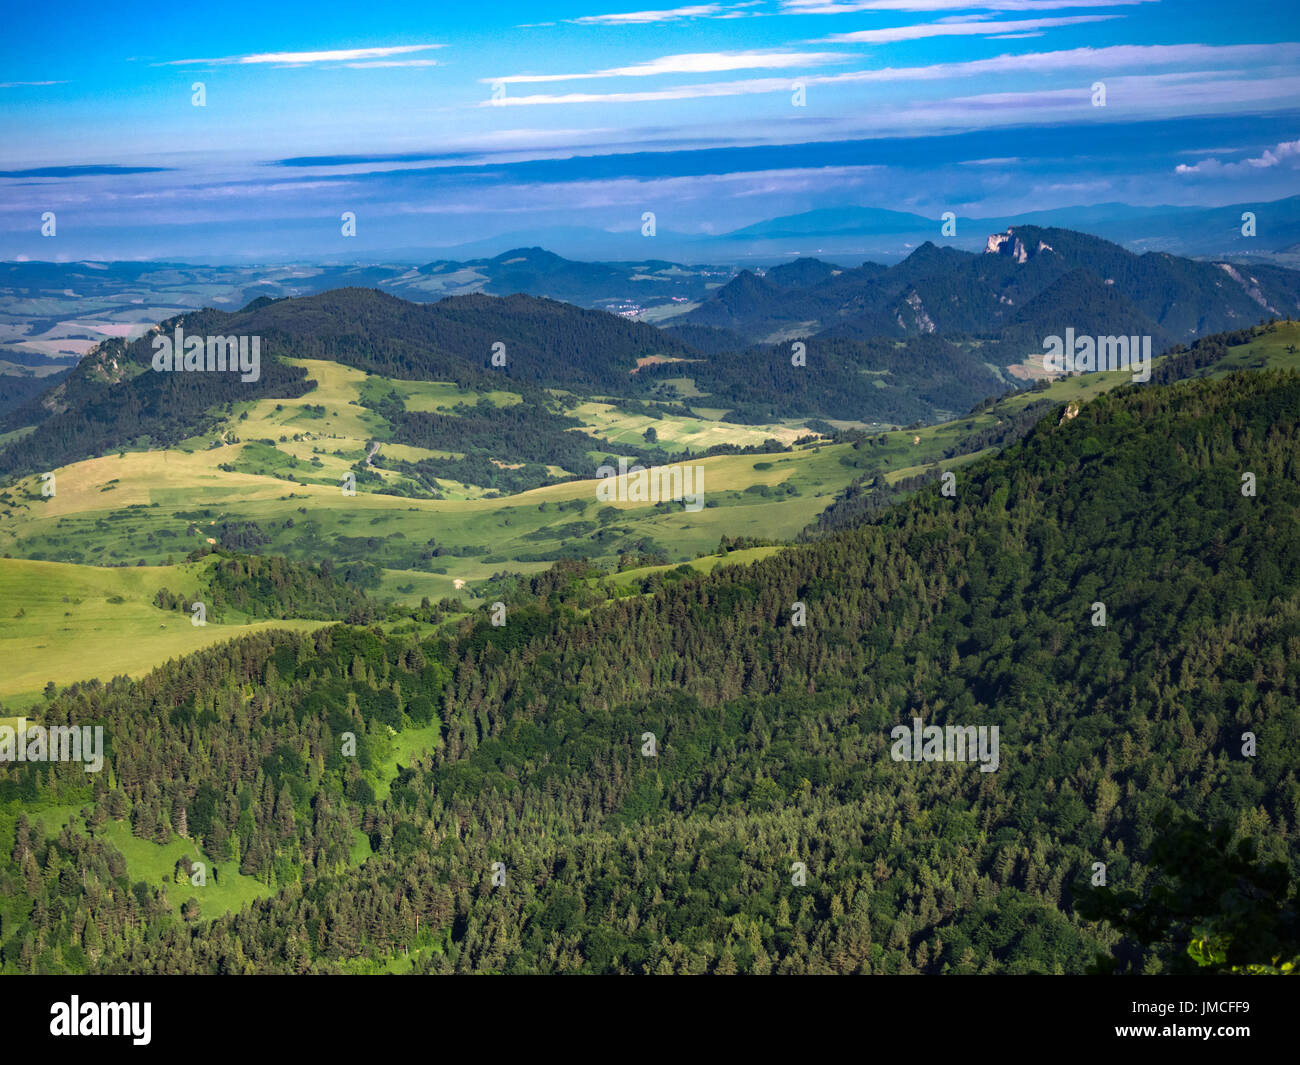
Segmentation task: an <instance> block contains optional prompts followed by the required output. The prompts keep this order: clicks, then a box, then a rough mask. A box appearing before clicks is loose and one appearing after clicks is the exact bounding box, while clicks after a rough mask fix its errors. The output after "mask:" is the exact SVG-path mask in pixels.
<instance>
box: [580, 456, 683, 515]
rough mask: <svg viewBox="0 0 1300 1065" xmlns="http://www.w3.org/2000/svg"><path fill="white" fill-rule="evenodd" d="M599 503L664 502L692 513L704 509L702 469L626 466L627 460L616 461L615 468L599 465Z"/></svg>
mask: <svg viewBox="0 0 1300 1065" xmlns="http://www.w3.org/2000/svg"><path fill="white" fill-rule="evenodd" d="M596 476H597V477H598V478H600V483H599V484H597V485H596V501H597V502H599V503H615V502H618V503H667V502H670V501H672V502H681V503H683V504H685V509H687V510H689V511H691V512H692V513H694V512H695V511H698V510H702V509H703V508H704V467H703V466H700V465H695V466H685V465H677V466H655V467H654V468H652V469H646V468H645V467H644V466H632V467H629V466H628V464H627V459H625V458H620V459H619V460H618V469H615V468H614V467H613V466H601V467H600V468H599V469H597V470H596Z"/></svg>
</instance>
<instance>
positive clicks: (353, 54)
mask: <svg viewBox="0 0 1300 1065" xmlns="http://www.w3.org/2000/svg"><path fill="white" fill-rule="evenodd" d="M443 47H446V46H445V45H441V44H398V45H391V46H389V47H387V48H339V49H335V50H332V51H324V52H258V53H256V54H253V55H230V56H222V57H219V58H215V59H169V60H167V61H166V62H164V63H157V64H155V65H156V66H163V67H178V66H188V65H191V64H195V63H208V64H216V65H230V64H240V65H242V64H248V63H253V64H262V63H278V64H287V65H292V66H305V65H307V64H311V63H348V64H355V63H356V62H357V61H359V60H367V59H372V60H380V59H385V58H386V57H388V56H393V55H407V54H409V53H411V52H427V51H428V50H429V49H430V48H443Z"/></svg>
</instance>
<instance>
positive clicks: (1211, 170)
mask: <svg viewBox="0 0 1300 1065" xmlns="http://www.w3.org/2000/svg"><path fill="white" fill-rule="evenodd" d="M1286 161H1289V164H1288V165H1290V166H1292V167H1294V166H1295V165H1296V164H1297V163H1298V162H1300V140H1296V141H1282V142H1281V143H1279V144H1278V145H1277V146H1276V147H1274V148H1265V149H1264V151H1263V153H1262V154H1261V155H1257V156H1254V157H1252V158H1248V159H1241V160H1238V161H1237V162H1235V163H1224V162H1220V161H1219V160H1218V159H1216V158H1215V157H1213V156H1211V157H1210V158H1209V159H1202V160H1201V161H1200V162H1199V163H1192V164H1191V165H1190V166H1189V165H1188V164H1186V163H1179V164H1178V165H1177V166H1176V167H1174V173H1175V174H1197V175H1200V176H1202V177H1213V176H1219V175H1229V174H1241V173H1247V172H1249V171H1251V170H1268V169H1270V168H1272V167H1275V166H1280V165H1281V164H1282V163H1283V162H1286Z"/></svg>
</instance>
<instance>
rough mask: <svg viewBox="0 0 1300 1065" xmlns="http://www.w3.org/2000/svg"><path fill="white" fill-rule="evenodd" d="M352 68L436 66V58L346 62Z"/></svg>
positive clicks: (345, 64)
mask: <svg viewBox="0 0 1300 1065" xmlns="http://www.w3.org/2000/svg"><path fill="white" fill-rule="evenodd" d="M343 65H344V66H345V67H350V68H351V69H352V70H369V69H371V68H373V67H436V66H437V65H438V61H437V60H436V59H375V60H371V61H369V62H365V63H344V64H343Z"/></svg>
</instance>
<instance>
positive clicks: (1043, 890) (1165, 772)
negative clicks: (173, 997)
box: [0, 372, 1300, 973]
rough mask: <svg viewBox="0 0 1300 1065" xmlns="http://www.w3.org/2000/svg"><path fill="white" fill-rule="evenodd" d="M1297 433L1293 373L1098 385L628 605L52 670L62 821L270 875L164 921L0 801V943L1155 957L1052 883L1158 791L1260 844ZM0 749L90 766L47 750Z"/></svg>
mask: <svg viewBox="0 0 1300 1065" xmlns="http://www.w3.org/2000/svg"><path fill="white" fill-rule="evenodd" d="M1297 456H1300V376H1297V375H1295V374H1287V375H1282V374H1278V373H1271V372H1262V373H1258V374H1250V375H1233V376H1229V377H1227V378H1224V379H1221V380H1197V381H1190V382H1183V383H1178V384H1173V385H1168V386H1159V385H1148V386H1137V387H1126V388H1123V389H1121V390H1120V391H1118V392H1114V393H1110V394H1107V395H1105V396H1103V397H1101V398H1100V399H1098V400H1096V401H1094V402H1092V403H1090V404H1088V405H1085V406H1084V407H1083V408H1082V410H1080V411H1079V413H1078V415H1077V416H1076V417H1073V418H1066V417H1063V416H1062V413H1061V411H1059V410H1058V411H1055V412H1053V413H1052V414H1051V415H1050V416H1049V417H1047V418H1045V419H1044V420H1043V421H1041V422H1040V423H1039V424H1038V425H1037V427H1036V428H1035V429H1034V430H1033V431H1032V432H1031V433H1030V434H1029V435H1028V436H1027V437H1026V438H1025V439H1024V440H1023V441H1022V442H1020V443H1018V444H1016V445H1013V446H1012V447H1010V448H1008V449H1007V450H1006V451H1005V452H1004V453H1003V454H1002V455H1000V456H998V457H996V458H993V459H989V460H984V461H982V462H980V463H977V464H974V465H971V466H967V467H963V468H962V469H960V470H958V471H957V476H956V482H955V485H956V495H955V497H951V498H950V497H946V496H943V495H941V494H940V492H939V490H938V487H937V486H935V487H932V488H929V489H926V490H923V491H922V492H921V493H919V494H918V495H917V496H916V497H914V498H913V499H911V500H910V501H908V502H906V503H904V504H902V505H900V506H898V507H897V508H895V509H893V510H890V511H888V512H886V513H884V514H883V515H882V516H880V517H879V518H878V519H876V520H874V521H872V522H870V523H868V524H864V525H861V526H860V527H857V528H853V529H848V530H843V531H840V532H837V533H834V534H832V535H830V536H828V537H826V538H825V539H823V540H819V541H818V542H816V543H814V544H811V545H807V546H802V547H797V548H792V549H789V550H786V551H782V552H780V553H778V554H775V555H773V556H771V557H769V558H767V559H765V560H763V561H760V562H757V563H755V564H753V565H752V566H750V567H748V568H744V569H736V568H724V569H721V570H715V571H714V572H713V574H711V575H709V576H700V577H691V578H687V579H685V580H682V581H680V582H674V583H673V584H672V585H671V586H668V587H665V588H664V589H663V590H662V591H659V592H657V593H655V594H654V595H650V596H646V597H636V598H633V599H624V600H619V601H616V602H612V603H608V604H605V605H597V606H595V607H594V608H592V609H590V610H584V611H578V610H576V609H575V607H574V605H573V604H572V603H566V602H564V601H563V596H560V595H558V594H556V593H552V594H551V595H550V596H549V598H548V600H547V601H541V600H539V601H538V602H537V604H536V605H535V606H532V607H522V608H512V609H511V611H510V613H509V616H508V618H507V621H506V624H505V625H504V626H503V627H500V628H498V627H494V626H493V625H491V624H490V623H489V621H488V619H487V618H486V617H484V618H482V619H481V620H479V621H477V622H476V623H473V624H471V623H469V622H467V623H466V625H465V627H464V628H463V629H462V631H461V632H460V633H459V634H458V635H457V636H456V637H455V638H454V639H451V640H449V641H448V640H439V639H424V640H420V639H417V638H415V637H395V636H384V635H382V634H380V633H379V632H378V631H371V630H364V629H355V628H347V627H336V628H331V629H327V630H323V631H321V632H319V633H317V634H314V635H310V636H305V635H298V634H289V633H269V634H261V635H257V636H252V637H248V638H246V639H244V640H242V641H240V642H238V643H236V644H233V645H231V646H229V647H227V648H222V649H214V650H210V651H207V652H204V653H202V654H199V655H195V656H192V657H190V658H187V659H185V660H182V661H180V662H175V663H170V664H169V665H168V666H166V667H163V668H162V669H160V670H158V671H156V672H155V673H154V674H152V675H150V676H148V677H146V678H144V679H142V680H140V681H136V682H125V681H116V682H114V683H112V684H110V685H109V686H108V687H106V688H101V687H99V686H97V685H87V686H81V687H79V688H76V689H74V690H71V691H69V692H67V693H65V694H63V695H60V696H58V697H57V698H56V699H55V700H54V701H53V702H52V703H51V704H50V706H49V707H48V711H47V714H46V716H47V718H48V719H50V720H52V721H76V722H86V721H91V720H102V721H103V722H104V724H105V726H106V732H107V733H108V734H109V735H110V736H111V745H112V766H111V768H112V772H111V773H110V772H105V773H102V774H98V775H96V777H95V779H94V781H93V782H92V785H90V786H92V787H93V788H94V789H95V793H94V796H93V797H94V799H95V800H96V803H95V811H94V813H93V814H92V816H91V819H90V820H91V827H92V828H94V827H95V825H97V824H98V825H103V824H104V821H105V818H108V819H110V820H112V819H116V818H124V817H129V819H130V821H131V824H132V827H133V831H134V832H135V834H136V835H140V836H145V837H147V838H153V837H158V836H160V835H162V836H166V835H168V834H169V832H170V828H169V826H175V825H176V824H177V823H178V822H179V823H182V824H185V825H186V828H185V831H187V832H188V833H189V834H190V835H191V836H193V837H194V839H195V840H196V842H201V843H202V845H203V847H204V848H205V853H206V854H207V855H208V856H209V857H210V859H211V860H213V861H214V862H215V863H216V864H217V865H219V866H221V868H222V874H223V875H226V874H227V872H228V871H229V872H233V870H234V869H236V868H238V869H239V870H240V871H242V872H243V873H245V874H247V875H250V876H257V877H259V878H261V879H262V880H263V881H264V882H266V883H268V884H271V885H273V886H275V887H277V888H278V891H277V893H276V894H275V895H273V896H272V897H269V898H265V899H262V900H259V901H256V902H253V903H252V904H251V905H250V906H249V907H248V908H246V909H245V910H244V911H243V912H242V913H240V914H239V915H237V916H232V917H221V916H218V917H216V919H215V920H212V921H210V922H209V921H207V920H206V919H205V918H203V917H201V916H200V915H199V914H198V913H196V912H195V911H194V910H193V909H192V908H191V909H190V910H189V912H188V913H187V914H186V917H185V919H180V920H178V919H176V918H175V917H173V916H171V915H170V911H169V905H168V903H167V901H166V900H165V899H164V898H162V897H161V896H162V894H163V893H162V891H160V889H159V887H158V886H157V885H156V884H145V883H139V884H135V885H134V886H132V882H131V878H130V877H129V876H127V875H126V872H125V869H124V866H123V863H122V861H121V859H120V857H117V856H116V851H115V850H114V849H113V848H112V847H111V845H110V844H108V843H107V842H106V841H105V840H104V839H102V838H97V837H93V836H90V835H87V834H86V832H85V830H84V828H83V827H82V824H81V822H80V821H76V820H74V825H73V826H72V827H70V828H68V829H66V830H64V831H63V833H62V834H60V835H59V836H58V837H57V838H56V839H54V840H47V839H44V838H41V837H40V835H39V833H37V832H35V831H34V830H33V828H32V826H31V825H30V824H29V823H28V822H27V821H26V820H24V821H23V822H20V824H19V827H18V831H17V832H16V835H15V844H14V847H13V849H12V851H5V852H3V853H0V863H2V864H0V879H3V882H4V884H5V890H4V891H0V898H7V899H12V900H20V901H16V902H13V903H10V904H9V906H10V909H9V910H8V911H7V912H6V913H5V914H4V915H3V917H4V921H3V924H0V929H2V930H3V940H2V941H0V952H2V956H3V965H4V969H5V970H6V971H60V970H73V971H79V970H80V969H82V968H86V969H95V970H101V971H103V970H106V971H141V972H192V971H201V972H241V971H248V970H251V969H254V968H255V969H257V970H259V971H284V972H310V971H332V970H339V969H352V970H355V969H357V968H358V967H366V966H373V967H378V968H382V967H384V966H386V965H388V964H390V963H394V964H395V963H396V961H397V960H398V959H399V958H400V959H401V961H402V964H403V965H404V966H407V967H410V966H412V965H413V966H414V968H415V969H416V970H432V971H449V970H456V971H488V972H536V971H548V972H569V971H589V972H617V971H628V972H717V973H728V972H736V971H739V972H757V973H761V972H769V971H778V972H891V973H892V972H914V971H924V972H936V973H937V972H955V973H966V972H1052V971H1068V972H1076V971H1081V970H1082V969H1083V968H1084V967H1085V966H1086V965H1087V964H1088V963H1089V962H1090V961H1091V959H1092V957H1093V955H1094V954H1095V952H1096V951H1098V950H1107V951H1110V952H1111V953H1113V954H1115V955H1116V957H1117V958H1118V959H1119V960H1120V961H1121V963H1122V964H1123V965H1124V966H1130V965H1131V966H1133V967H1136V968H1138V969H1141V970H1145V971H1161V970H1162V969H1166V968H1168V967H1169V966H1170V965H1171V964H1174V963H1176V958H1177V956H1178V955H1179V954H1180V952H1181V949H1182V946H1183V945H1184V944H1181V943H1178V942H1175V943H1172V944H1166V945H1159V944H1158V945H1157V947H1156V948H1155V949H1154V950H1153V951H1152V952H1151V954H1150V955H1147V954H1145V953H1144V952H1143V951H1142V950H1140V949H1139V948H1137V947H1136V946H1135V945H1133V944H1127V943H1119V942H1117V936H1116V935H1115V934H1114V933H1113V932H1110V931H1108V930H1107V929H1106V928H1105V927H1104V926H1096V925H1092V924H1090V923H1088V922H1085V921H1083V920H1082V919H1081V918H1079V917H1078V916H1077V915H1076V914H1075V912H1074V911H1073V908H1072V898H1073V895H1072V892H1073V888H1072V885H1074V884H1076V883H1078V882H1080V881H1081V880H1084V879H1086V878H1087V877H1088V876H1089V875H1090V872H1091V871H1092V870H1093V868H1094V863H1097V862H1103V863H1105V864H1106V868H1107V875H1108V884H1109V885H1110V886H1111V887H1112V888H1113V889H1115V890H1117V891H1118V890H1122V889H1134V890H1136V891H1139V892H1143V891H1146V890H1149V889H1150V887H1151V886H1152V881H1151V875H1150V870H1149V868H1148V867H1147V865H1146V864H1145V858H1144V856H1145V855H1146V853H1147V851H1148V848H1149V847H1150V844H1151V842H1152V839H1153V835H1154V833H1155V831H1156V828H1155V825H1156V818H1157V814H1158V812H1159V811H1160V810H1161V809H1162V808H1164V807H1165V806H1166V805H1167V804H1169V803H1173V804H1176V805H1177V806H1178V807H1179V808H1181V809H1182V810H1183V811H1185V812H1186V813H1188V814H1190V815H1193V816H1194V817H1196V818H1198V819H1199V820H1201V821H1202V822H1204V823H1224V822H1226V823H1227V824H1228V825H1229V826H1230V827H1231V828H1232V829H1233V830H1234V831H1235V832H1237V833H1238V834H1240V835H1247V836H1254V837H1256V838H1257V839H1259V840H1260V841H1261V851H1262V856H1263V857H1265V858H1279V859H1282V860H1284V861H1285V862H1287V863H1289V865H1290V866H1291V869H1292V873H1293V874H1294V872H1295V871H1296V867H1297V859H1298V857H1300V854H1298V851H1297V845H1296V836H1295V832H1296V826H1297V825H1300V780H1297V771H1296V764H1295V758H1294V751H1295V745H1296V742H1297V736H1300V709H1298V708H1300V668H1298V667H1297V666H1296V664H1295V663H1296V658H1297V656H1296V647H1297V641H1300V488H1298V487H1297V472H1298V471H1297V469H1296V461H1297ZM1246 473H1251V474H1253V475H1254V478H1255V484H1256V494H1254V495H1247V494H1243V491H1242V486H1243V475H1244V474H1246ZM796 603H801V604H803V605H804V607H805V608H806V621H807V624H806V625H804V626H796V625H792V624H791V622H792V612H793V610H794V605H795V604H796ZM1099 603H1100V604H1103V605H1104V607H1105V624H1104V625H1097V624H1094V620H1095V619H1096V618H1097V616H1098V614H1097V604H1099ZM432 715H436V716H437V718H438V719H439V720H440V721H441V732H442V742H441V743H440V745H439V746H438V747H437V749H436V752H435V753H434V755H433V756H432V757H428V756H421V757H418V758H408V759H405V760H404V761H403V763H402V764H403V765H404V766H405V768H403V769H401V770H400V772H398V774H397V776H396V778H395V779H393V780H392V781H391V786H390V787H389V788H388V789H387V790H385V791H381V792H376V790H375V789H374V788H373V787H372V784H373V783H374V781H375V780H376V779H377V778H376V777H375V773H376V772H377V769H376V767H377V766H378V765H379V764H380V763H382V762H383V760H384V758H385V757H386V755H385V752H386V750H387V744H388V737H389V729H390V727H391V728H397V729H402V730H405V729H409V728H414V727H416V726H419V725H421V724H423V723H424V722H426V721H429V720H430V719H431V716H432ZM915 717H919V718H921V719H923V720H924V721H925V722H926V723H927V724H940V725H943V724H954V725H972V726H992V725H997V726H998V727H999V728H1000V730H1001V732H1000V735H1001V740H1000V744H1001V752H1000V765H999V768H998V769H997V771H996V772H991V773H983V772H980V771H979V767H977V766H975V765H970V764H949V763H935V762H921V763H909V762H899V761H894V760H892V759H891V757H890V748H891V738H890V731H891V730H892V729H893V728H894V727H895V726H897V725H900V724H910V723H911V720H912V719H913V718H915ZM344 732H354V733H356V734H357V735H358V737H359V740H360V750H359V751H358V754H357V757H355V758H347V757H342V756H341V755H340V751H341V734H342V733H344ZM647 732H648V733H652V734H653V736H654V739H655V743H656V747H655V753H654V754H653V756H646V755H645V754H644V753H643V752H644V751H645V750H646V747H645V744H646V738H645V733H647ZM1246 732H1250V733H1253V735H1254V737H1255V742H1256V749H1255V751H1254V753H1253V755H1252V756H1247V755H1244V754H1243V733H1246ZM5 774H6V775H5V777H4V778H3V779H4V785H3V786H4V787H5V789H6V793H9V794H12V793H14V792H17V793H20V794H26V795H28V796H29V797H30V798H32V799H36V798H38V797H39V798H40V799H43V800H45V801H48V802H63V803H69V802H81V801H84V800H85V799H87V798H90V797H91V796H90V795H89V793H88V792H87V791H85V790H84V789H86V788H87V785H86V783H85V780H86V775H85V774H84V773H82V772H81V770H80V768H79V767H65V770H61V771H59V772H58V773H56V774H54V775H53V777H51V778H50V779H45V778H40V777H39V775H33V772H32V770H31V769H30V768H29V767H25V768H22V769H19V770H16V771H15V770H14V769H6V770H5ZM76 789H83V790H81V791H78V790H76ZM377 794H379V795H382V797H378V798H377V797H376V796H377ZM356 829H360V830H361V831H362V832H364V834H365V836H366V838H367V840H368V841H369V844H370V848H368V850H369V849H372V850H373V854H372V855H371V856H370V857H368V859H367V860H365V861H364V863H363V864H360V865H357V864H355V862H356V854H355V850H354V848H355V839H354V835H353V833H354V831H355V830H356ZM493 863H500V864H499V865H498V866H495V867H494V864H493ZM793 863H803V865H804V867H805V869H806V882H801V877H800V875H799V871H798V867H796V866H795V865H794V864H793ZM502 871H503V872H504V874H505V876H504V883H502V884H499V885H496V886H494V884H493V876H494V872H497V873H500V872H502ZM166 890H167V891H174V890H176V889H173V888H167V889H166ZM1292 905H1294V903H1292ZM209 916H210V915H209ZM408 951H409V955H408V954H407V952H408Z"/></svg>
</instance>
